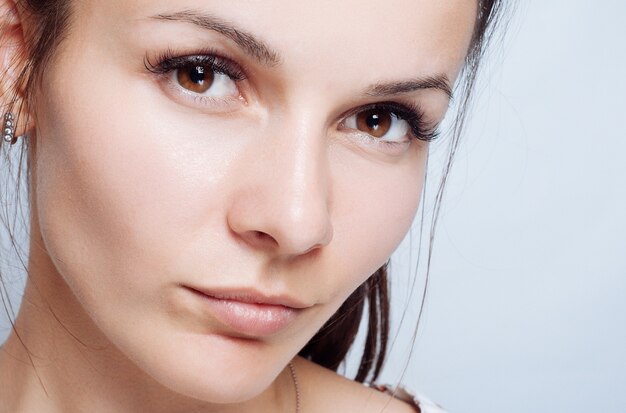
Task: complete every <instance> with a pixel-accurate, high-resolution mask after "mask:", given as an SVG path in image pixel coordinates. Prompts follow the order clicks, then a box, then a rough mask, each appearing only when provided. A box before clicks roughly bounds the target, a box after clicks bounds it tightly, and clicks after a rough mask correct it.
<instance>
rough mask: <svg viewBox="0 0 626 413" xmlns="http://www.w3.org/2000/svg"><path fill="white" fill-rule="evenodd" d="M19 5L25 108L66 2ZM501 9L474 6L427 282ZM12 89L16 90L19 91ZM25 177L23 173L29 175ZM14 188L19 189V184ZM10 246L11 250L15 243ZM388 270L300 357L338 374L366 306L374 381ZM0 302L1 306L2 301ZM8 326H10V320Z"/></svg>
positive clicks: (361, 377)
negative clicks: (29, 24)
mask: <svg viewBox="0 0 626 413" xmlns="http://www.w3.org/2000/svg"><path fill="white" fill-rule="evenodd" d="M17 3H18V7H21V8H23V9H24V10H25V11H27V12H28V13H29V17H30V18H32V19H33V21H35V22H37V23H38V24H37V25H36V26H35V27H34V29H33V31H32V32H29V33H27V34H26V35H27V41H28V43H29V44H32V45H34V47H33V48H32V50H30V53H29V56H28V59H25V61H26V64H25V66H24V67H21V68H18V69H19V76H18V78H17V81H16V85H25V95H26V96H25V100H26V101H27V102H28V101H29V100H30V99H32V97H33V96H34V91H35V89H36V86H37V82H38V81H39V80H40V79H41V74H42V71H43V69H44V67H45V66H46V63H47V62H48V61H49V60H50V59H51V58H52V57H53V53H54V51H55V50H56V49H57V48H58V46H59V44H60V43H61V42H62V41H63V36H64V35H65V33H66V31H67V30H68V27H69V25H70V19H71V13H70V2H69V1H68V0H17ZM503 7H505V6H504V4H503V2H502V1H501V0H479V1H478V14H477V21H476V25H475V30H474V35H473V39H472V41H471V44H470V48H469V51H468V54H467V56H466V60H465V65H464V68H463V72H462V76H461V79H462V80H461V81H460V82H459V85H457V87H460V88H461V89H462V90H461V93H460V96H461V98H460V101H459V104H458V111H457V115H456V118H455V120H454V123H453V129H452V139H451V142H450V153H449V156H448V160H447V162H446V164H445V165H444V174H443V179H442V181H441V182H440V184H439V187H438V190H437V193H436V196H435V207H434V209H433V215H432V222H433V225H432V227H431V233H430V237H429V239H430V245H429V250H428V256H427V264H426V266H427V269H426V277H428V272H429V271H428V269H429V267H430V257H431V253H432V241H433V237H434V228H435V224H436V221H437V217H438V212H439V207H440V205H441V201H442V197H443V189H444V186H445V181H446V177H447V175H448V172H449V170H450V167H451V165H452V160H453V157H454V153H455V151H456V148H457V145H458V141H459V137H460V134H461V130H462V129H463V126H464V124H465V120H466V115H467V108H468V106H469V103H470V100H471V96H472V89H473V86H474V84H475V81H476V76H477V73H478V67H479V63H480V61H481V58H482V57H483V55H484V51H485V47H486V44H487V43H488V41H489V39H491V37H492V36H493V32H494V28H495V27H496V23H497V21H498V20H499V18H500V16H501V15H502V9H503ZM15 89H17V87H16V88H15ZM13 93H14V96H13V97H12V99H11V100H10V104H9V105H8V106H9V107H8V108H7V109H8V110H6V111H7V112H8V111H13V112H15V110H14V108H13V106H14V105H15V103H16V102H17V101H18V100H19V99H18V98H17V96H18V95H17V91H16V90H14V91H13ZM22 105H23V102H22V103H21V104H20V107H19V108H17V114H18V116H19V114H20V112H22ZM23 142H24V144H23V146H22V151H23V152H22V159H24V153H26V152H27V145H28V140H25V141H23ZM28 173H29V171H28V168H27V175H28ZM18 177H19V174H18ZM17 186H18V187H19V179H18V184H17ZM6 216H8V214H6ZM4 223H5V226H6V228H7V229H8V231H9V236H10V238H11V240H12V241H13V240H14V234H13V232H12V231H11V227H10V225H8V223H7V222H4ZM13 246H14V247H15V242H14V241H13ZM25 270H26V271H28V270H27V268H25ZM387 270H388V264H385V265H383V266H382V267H381V268H379V269H378V270H377V271H376V272H375V273H374V274H373V275H372V276H371V277H370V278H368V279H367V281H365V282H364V283H363V284H362V285H360V286H359V287H358V288H357V289H356V290H355V291H354V292H353V293H352V294H351V295H350V296H349V297H348V299H347V300H346V301H345V302H344V303H343V304H342V306H341V307H340V308H339V310H338V311H337V312H336V313H335V314H334V315H333V316H332V317H331V318H330V319H329V320H328V321H327V322H326V324H325V325H324V326H323V327H322V328H321V329H320V330H319V331H318V333H317V334H316V335H315V336H314V337H313V338H312V339H311V340H310V341H309V343H308V344H307V345H306V346H305V347H304V348H303V349H302V350H301V351H300V355H301V356H303V357H305V358H308V359H310V360H312V361H314V362H316V363H318V364H320V365H322V366H325V367H328V368H330V369H332V370H335V371H336V370H337V369H338V368H339V366H340V365H341V363H342V362H343V361H344V360H345V358H346V356H347V353H348V351H349V349H350V348H351V347H352V345H353V344H354V341H355V339H356V336H357V333H358V330H359V326H360V323H361V319H362V318H363V316H364V313H365V310H366V306H367V317H368V322H367V332H366V339H365V347H364V350H363V354H362V355H361V361H360V365H359V369H358V373H357V376H356V378H355V380H356V381H359V382H364V381H374V380H376V378H377V377H378V375H379V374H380V371H381V369H382V367H383V364H384V361H385V357H386V354H387V347H388V341H389V312H390V306H389V279H388V275H387ZM2 281H3V279H2V275H1V274H0V282H2ZM0 287H1V285H0ZM0 292H2V291H0ZM0 295H1V294H0ZM2 301H3V302H4V297H3V299H2ZM4 305H5V309H7V308H8V307H7V303H6V302H5V303H4ZM422 305H423V300H422ZM7 312H8V310H7ZM420 316H421V310H420ZM418 322H419V319H418ZM11 323H13V321H12V320H11Z"/></svg>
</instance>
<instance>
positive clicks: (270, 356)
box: [131, 333, 291, 404]
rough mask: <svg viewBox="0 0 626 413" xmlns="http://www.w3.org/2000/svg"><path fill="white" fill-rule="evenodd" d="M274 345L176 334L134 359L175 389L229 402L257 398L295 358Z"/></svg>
mask: <svg viewBox="0 0 626 413" xmlns="http://www.w3.org/2000/svg"><path fill="white" fill-rule="evenodd" d="M273 346H276V344H273V345H271V344H268V343H266V342H262V341H258V340H246V339H238V338H230V337H225V336H220V335H209V334H183V333H178V334H173V335H172V336H170V337H169V339H168V340H167V341H166V342H161V344H160V345H158V346H155V347H153V348H152V351H151V352H148V351H146V350H147V349H146V348H145V347H144V348H142V349H139V350H138V351H139V352H140V353H139V357H138V358H133V357H132V355H131V358H133V359H134V362H135V364H137V365H138V366H139V368H140V369H141V370H143V371H144V372H145V373H147V374H148V375H149V376H151V377H152V378H153V379H154V380H156V381H157V382H158V383H159V384H160V385H162V386H163V387H165V388H167V389H169V390H171V391H173V392H175V393H178V394H180V395H183V396H186V397H189V398H192V399H195V400H198V401H201V402H206V403H210V404H229V403H240V402H245V401H248V400H250V399H253V398H255V397H256V396H259V395H260V394H261V393H263V392H264V391H265V390H267V389H268V387H269V386H270V385H271V384H272V383H273V382H274V380H275V379H276V377H277V376H278V375H279V374H280V372H281V371H282V370H283V369H284V366H285V365H286V364H287V363H288V362H289V360H290V359H291V357H290V356H289V355H287V356H285V354H286V353H287V352H286V351H284V349H283V350H282V351H279V350H278V349H277V348H275V347H273ZM155 360H157V361H155Z"/></svg>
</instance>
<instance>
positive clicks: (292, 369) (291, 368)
mask: <svg viewBox="0 0 626 413" xmlns="http://www.w3.org/2000/svg"><path fill="white" fill-rule="evenodd" d="M289 371H290V372H291V378H292V379H293V387H294V388H295V389H296V413H300V386H299V385H298V375H297V374H296V368H295V366H294V365H293V362H289Z"/></svg>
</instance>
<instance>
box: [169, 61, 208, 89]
mask: <svg viewBox="0 0 626 413" xmlns="http://www.w3.org/2000/svg"><path fill="white" fill-rule="evenodd" d="M176 72H177V73H176V79H177V80H178V83H179V84H180V85H181V86H182V87H184V88H185V89H187V90H190V91H192V92H195V93H204V92H206V91H207V90H209V89H210V88H211V85H212V84H213V80H215V74H214V73H213V70H211V69H210V68H207V67H206V66H188V67H183V68H180V69H178V70H177V71H176Z"/></svg>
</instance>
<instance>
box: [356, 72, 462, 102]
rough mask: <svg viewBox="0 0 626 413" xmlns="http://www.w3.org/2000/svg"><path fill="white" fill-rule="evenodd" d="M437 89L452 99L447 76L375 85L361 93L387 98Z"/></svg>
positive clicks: (441, 75) (440, 75)
mask: <svg viewBox="0 0 626 413" xmlns="http://www.w3.org/2000/svg"><path fill="white" fill-rule="evenodd" d="M425 89H438V90H441V91H442V92H444V93H445V94H446V95H447V96H448V98H450V99H452V86H450V80H449V79H448V76H446V75H444V74H439V75H434V76H427V77H418V78H415V79H410V80H403V81H396V82H388V83H376V84H374V85H372V86H370V87H368V88H366V89H365V91H364V92H363V94H364V95H366V96H374V97H379V96H388V95H398V94H403V93H410V92H415V91H417V90H425Z"/></svg>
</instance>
